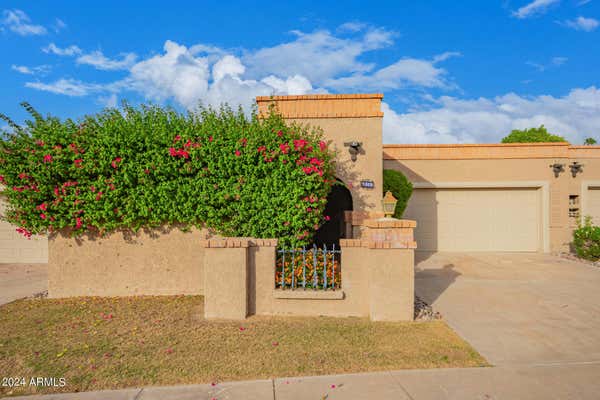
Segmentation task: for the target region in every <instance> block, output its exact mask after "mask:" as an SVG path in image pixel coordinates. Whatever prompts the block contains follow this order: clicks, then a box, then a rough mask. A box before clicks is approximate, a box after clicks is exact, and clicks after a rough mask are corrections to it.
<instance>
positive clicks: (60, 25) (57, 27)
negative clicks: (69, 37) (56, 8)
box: [52, 18, 67, 33]
mask: <svg viewBox="0 0 600 400" xmlns="http://www.w3.org/2000/svg"><path fill="white" fill-rule="evenodd" d="M52 28H53V29H54V32H56V33H58V32H60V31H62V30H63V29H67V24H65V21H63V20H62V19H60V18H56V19H55V20H54V25H53V26H52Z"/></svg>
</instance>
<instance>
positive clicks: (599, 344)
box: [415, 253, 600, 365]
mask: <svg viewBox="0 0 600 400" xmlns="http://www.w3.org/2000/svg"><path fill="white" fill-rule="evenodd" d="M416 262H417V265H416V268H417V272H416V282H415V285H416V292H417V294H418V295H419V296H421V297H422V298H423V299H425V300H426V301H427V302H429V303H430V304H432V305H433V307H434V308H435V309H436V310H437V311H439V312H441V313H442V314H443V316H444V318H445V319H446V321H447V322H448V323H449V324H450V325H451V326H452V328H454V330H455V331H456V332H457V333H458V334H459V335H461V336H462V337H463V338H464V339H465V340H467V341H468V342H469V343H471V344H472V345H473V346H474V347H475V348H476V349H477V350H478V351H479V352H480V353H481V354H482V355H483V356H484V357H485V358H486V359H487V360H488V361H489V362H490V363H492V364H494V365H552V364H569V363H572V364H581V363H591V364H596V363H600V268H597V267H594V266H590V265H586V264H582V263H577V262H572V261H567V260H563V259H561V258H558V257H555V256H551V255H545V254H535V253H518V254H513V253H470V254H461V253H435V254H423V253H420V254H419V253H418V254H417V257H416Z"/></svg>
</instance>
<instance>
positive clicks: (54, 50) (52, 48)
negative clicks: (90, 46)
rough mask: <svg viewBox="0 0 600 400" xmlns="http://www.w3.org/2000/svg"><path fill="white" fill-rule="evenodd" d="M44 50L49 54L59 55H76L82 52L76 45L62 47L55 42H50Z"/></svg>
mask: <svg viewBox="0 0 600 400" xmlns="http://www.w3.org/2000/svg"><path fill="white" fill-rule="evenodd" d="M42 51H43V52H44V53H48V54H56V55H57V56H69V57H70V56H75V55H78V54H81V49H80V48H79V47H77V46H75V45H71V46H68V47H65V48H60V47H58V46H56V45H55V44H54V43H50V44H49V45H48V46H46V47H43V48H42Z"/></svg>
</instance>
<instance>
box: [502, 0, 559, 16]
mask: <svg viewBox="0 0 600 400" xmlns="http://www.w3.org/2000/svg"><path fill="white" fill-rule="evenodd" d="M558 2H560V0H534V1H532V2H531V3H528V4H526V5H524V6H523V7H521V8H519V9H518V10H517V11H514V12H513V16H515V17H517V18H521V19H523V18H529V17H532V16H534V15H538V14H543V13H545V12H546V11H547V10H548V8H549V7H550V6H551V5H553V4H556V3H558Z"/></svg>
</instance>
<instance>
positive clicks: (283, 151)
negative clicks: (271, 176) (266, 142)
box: [279, 143, 290, 154]
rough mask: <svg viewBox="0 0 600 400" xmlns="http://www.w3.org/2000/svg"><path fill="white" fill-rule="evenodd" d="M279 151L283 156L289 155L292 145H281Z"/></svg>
mask: <svg viewBox="0 0 600 400" xmlns="http://www.w3.org/2000/svg"><path fill="white" fill-rule="evenodd" d="M279 150H281V152H282V153H283V154H287V153H288V151H290V145H289V144H287V143H281V144H280V145H279Z"/></svg>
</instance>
